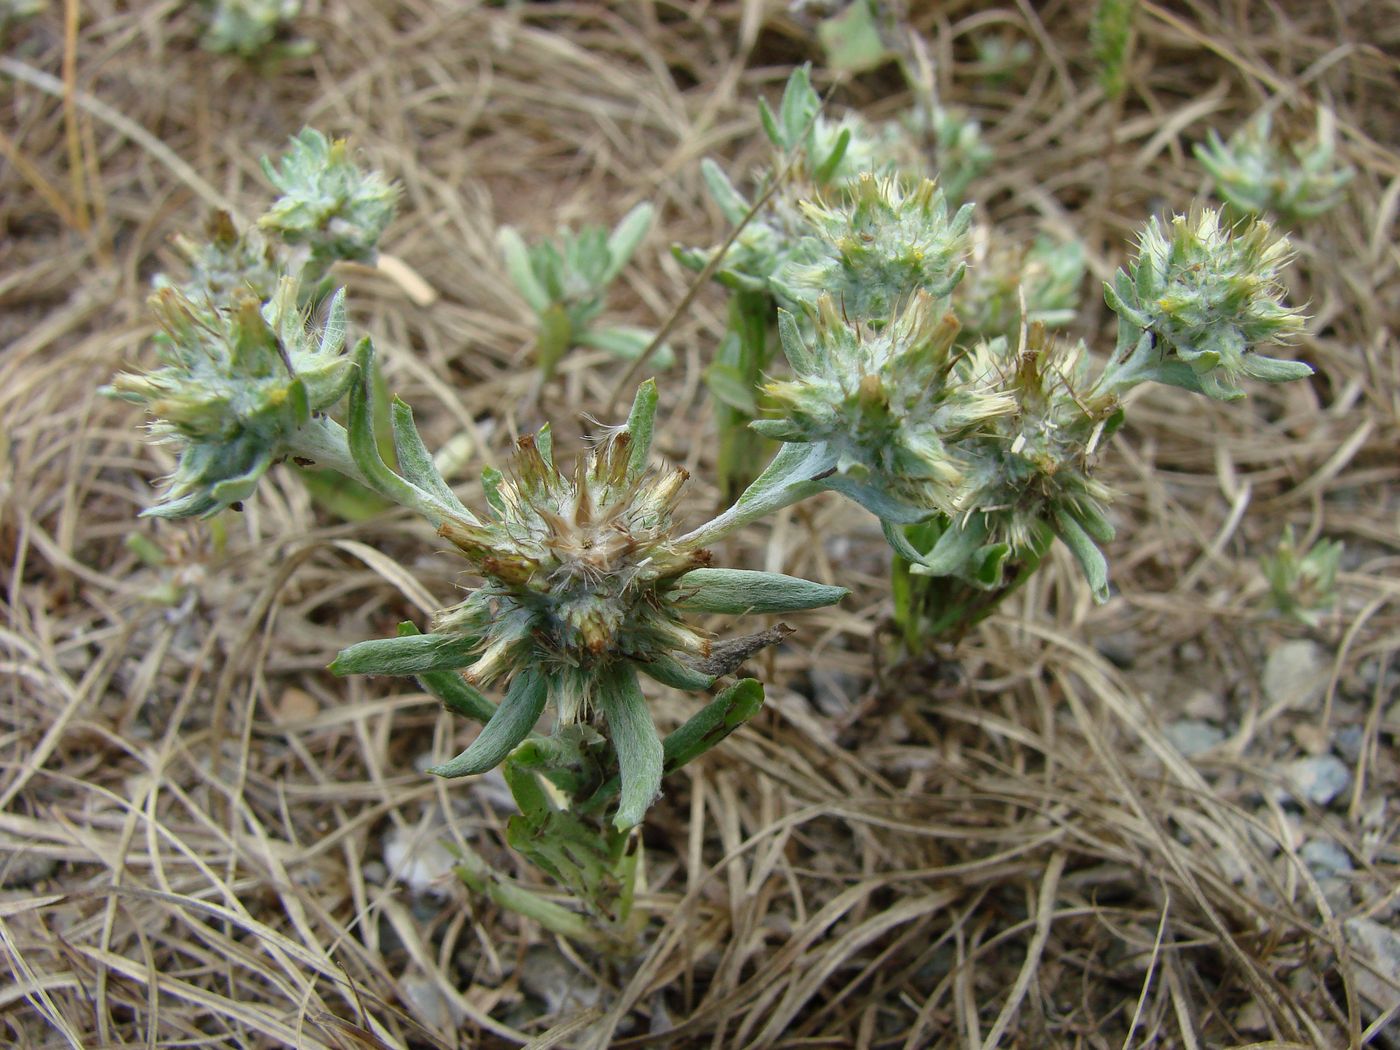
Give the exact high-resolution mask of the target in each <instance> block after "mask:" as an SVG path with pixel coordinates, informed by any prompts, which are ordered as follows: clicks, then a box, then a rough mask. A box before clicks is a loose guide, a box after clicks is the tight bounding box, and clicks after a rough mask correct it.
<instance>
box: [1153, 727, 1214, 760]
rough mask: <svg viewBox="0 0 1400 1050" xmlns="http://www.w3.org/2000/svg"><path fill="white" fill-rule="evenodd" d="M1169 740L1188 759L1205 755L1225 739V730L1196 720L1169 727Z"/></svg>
mask: <svg viewBox="0 0 1400 1050" xmlns="http://www.w3.org/2000/svg"><path fill="white" fill-rule="evenodd" d="M1167 739H1168V740H1170V741H1171V742H1172V743H1173V744H1174V745H1175V746H1176V749H1177V750H1178V751H1180V752H1181V753H1182V754H1183V755H1185V756H1186V757H1187V758H1195V757H1196V756H1197V755H1201V754H1204V753H1205V752H1207V751H1209V750H1210V749H1211V748H1213V747H1215V746H1216V745H1217V744H1219V743H1221V742H1223V741H1224V739H1225V730H1223V729H1221V728H1220V727H1219V726H1213V725H1211V724H1210V723H1209V722H1202V721H1199V720H1197V719H1194V718H1183V719H1182V720H1181V721H1179V722H1173V723H1172V724H1171V725H1169V726H1167Z"/></svg>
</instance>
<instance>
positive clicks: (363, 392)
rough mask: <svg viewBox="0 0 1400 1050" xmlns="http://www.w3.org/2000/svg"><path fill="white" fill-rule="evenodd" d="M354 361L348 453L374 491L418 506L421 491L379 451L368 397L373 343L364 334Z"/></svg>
mask: <svg viewBox="0 0 1400 1050" xmlns="http://www.w3.org/2000/svg"><path fill="white" fill-rule="evenodd" d="M355 363H356V364H357V365H358V366H359V369H360V378H359V381H358V382H357V383H355V385H354V386H352V387H351V388H350V418H349V420H348V424H347V426H346V431H347V435H346V436H347V440H348V441H349V444H350V456H351V458H353V459H354V461H355V466H357V467H359V468H360V473H362V474H363V475H364V476H365V480H366V481H368V482H369V483H370V485H372V486H373V487H374V489H375V491H377V492H379V493H380V494H382V495H384V496H386V497H388V498H389V499H391V500H393V501H394V502H395V503H400V504H402V505H404V506H406V507H418V506H420V505H421V503H422V498H421V496H422V493H420V491H419V490H418V489H417V488H416V487H415V486H413V485H411V484H409V483H408V482H407V481H405V480H404V479H403V478H401V477H399V476H398V475H397V474H395V473H394V472H393V471H392V470H390V469H389V467H388V466H387V465H386V464H385V462H384V459H383V457H382V456H380V454H379V444H378V442H377V440H376V438H375V433H374V405H373V403H372V401H371V386H372V384H373V376H374V344H373V343H372V342H370V340H369V337H368V336H366V337H365V338H364V339H361V340H360V345H359V346H357V347H356V348H355Z"/></svg>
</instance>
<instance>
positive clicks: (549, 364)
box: [535, 303, 575, 379]
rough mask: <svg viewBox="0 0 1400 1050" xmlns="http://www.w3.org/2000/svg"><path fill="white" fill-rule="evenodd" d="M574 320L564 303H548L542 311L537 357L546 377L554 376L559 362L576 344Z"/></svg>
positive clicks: (536, 350)
mask: <svg viewBox="0 0 1400 1050" xmlns="http://www.w3.org/2000/svg"><path fill="white" fill-rule="evenodd" d="M574 335H575V334H574V322H573V321H572V320H571V319H570V317H569V312H568V310H566V309H565V308H564V306H563V304H562V303H553V304H549V305H546V306H545V308H544V309H543V310H541V311H540V329H539V333H538V334H537V335H536V337H535V357H536V360H537V361H538V362H539V366H540V372H541V373H543V375H544V377H545V378H546V379H550V378H553V376H554V370H555V369H556V368H558V367H559V362H560V361H562V360H563V359H564V355H565V354H566V353H568V352H569V350H570V348H572V347H573V345H574Z"/></svg>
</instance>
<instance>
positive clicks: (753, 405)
mask: <svg viewBox="0 0 1400 1050" xmlns="http://www.w3.org/2000/svg"><path fill="white" fill-rule="evenodd" d="M705 385H706V386H707V387H709V388H710V393H711V394H712V395H714V397H715V399H716V400H717V401H720V402H721V403H723V404H726V405H728V406H729V407H730V408H733V409H737V410H738V411H740V412H742V413H744V415H746V416H754V415H757V414H758V400H757V398H756V397H755V396H754V389H753V385H752V384H751V383H750V382H749V381H748V379H747V378H745V376H744V373H743V372H741V371H740V370H739V369H738V368H737V367H736V366H734V365H725V364H720V363H718V362H716V363H715V364H712V365H710V367H709V368H707V369H705Z"/></svg>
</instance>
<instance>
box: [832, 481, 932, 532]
mask: <svg viewBox="0 0 1400 1050" xmlns="http://www.w3.org/2000/svg"><path fill="white" fill-rule="evenodd" d="M822 487H823V488H827V489H830V490H831V491H832V492H839V493H841V495H843V496H845V497H846V498H847V499H851V500H855V501H856V502H857V503H859V504H860V505H861V506H862V507H864V508H865V509H866V510H868V511H870V513H871V514H874V515H875V516H876V517H877V518H879V519H881V520H882V521H892V522H894V523H895V524H897V525H912V524H914V522H916V521H922V520H923V519H924V518H927V517H928V516H929V511H930V508H928V507H923V506H917V505H915V504H913V503H908V502H906V501H905V500H902V499H900V498H899V497H898V496H896V495H894V494H893V493H892V492H891V491H890V488H889V485H888V484H887V483H885V482H884V481H882V480H879V479H874V480H869V481H867V480H865V479H863V478H856V477H851V476H849V475H847V474H839V473H837V474H831V475H828V476H827V477H826V478H825V479H823V481H822Z"/></svg>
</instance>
